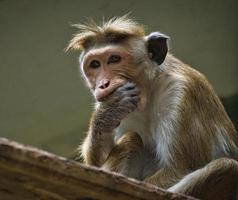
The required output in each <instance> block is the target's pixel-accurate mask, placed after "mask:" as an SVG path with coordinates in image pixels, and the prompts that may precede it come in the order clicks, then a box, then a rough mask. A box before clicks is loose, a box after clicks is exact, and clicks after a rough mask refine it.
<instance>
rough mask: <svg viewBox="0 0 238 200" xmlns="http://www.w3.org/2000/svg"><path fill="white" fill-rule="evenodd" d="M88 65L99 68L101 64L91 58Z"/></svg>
mask: <svg viewBox="0 0 238 200" xmlns="http://www.w3.org/2000/svg"><path fill="white" fill-rule="evenodd" d="M89 66H90V67H91V68H93V69H96V68H99V67H100V66H101V64H100V62H99V61H98V60H93V61H91V62H90V64H89Z"/></svg>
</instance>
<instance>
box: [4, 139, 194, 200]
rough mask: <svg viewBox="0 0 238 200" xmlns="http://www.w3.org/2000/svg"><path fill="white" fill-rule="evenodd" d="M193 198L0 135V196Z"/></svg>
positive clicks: (74, 199) (7, 199)
mask: <svg viewBox="0 0 238 200" xmlns="http://www.w3.org/2000/svg"><path fill="white" fill-rule="evenodd" d="M13 199H18V200H23V199H24V200H27V199H31V200H32V199H36V200H38V199H39V200H40V199H41V200H42V199H47V200H66V199H67V200H78V199H85V200H86V199H87V200H88V199H103V200H104V199H105V200H106V199H110V200H122V199H123V200H127V199H128V200H129V199H130V200H133V199H135V200H139V199H140V200H143V199H147V200H155V199H173V200H175V199H178V200H180V199H194V198H192V197H187V196H184V195H181V194H173V193H170V192H167V191H165V190H163V189H160V188H158V187H156V186H153V185H150V184H147V183H144V182H140V181H137V180H134V179H131V178H127V177H124V176H122V175H120V174H116V173H112V172H107V171H103V170H102V169H99V168H96V167H92V166H85V165H82V164H80V163H78V162H75V161H70V160H67V159H65V158H63V157H59V156H56V155H54V154H51V153H48V152H45V151H42V150H39V149H36V148H33V147H29V146H25V145H22V144H19V143H16V142H14V141H10V140H7V139H4V138H0V200H13Z"/></svg>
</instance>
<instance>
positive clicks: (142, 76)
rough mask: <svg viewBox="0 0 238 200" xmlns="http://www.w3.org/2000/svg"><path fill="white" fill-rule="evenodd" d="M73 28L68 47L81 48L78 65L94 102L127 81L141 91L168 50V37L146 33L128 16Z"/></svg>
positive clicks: (100, 99)
mask: <svg viewBox="0 0 238 200" xmlns="http://www.w3.org/2000/svg"><path fill="white" fill-rule="evenodd" d="M76 27H77V28H79V30H80V32H79V33H78V34H76V35H75V37H74V38H73V39H72V40H71V41H70V43H69V46H68V48H67V50H68V49H78V50H81V51H82V52H81V55H80V59H79V60H80V68H81V71H82V73H83V75H84V78H85V79H86V81H87V83H88V85H89V87H90V88H91V90H92V92H93V94H94V96H95V98H96V100H97V101H103V99H105V98H106V97H107V96H108V95H110V94H111V93H112V92H113V91H115V90H116V89H117V88H118V87H119V86H121V85H123V84H125V83H126V82H134V83H135V84H136V85H137V87H138V88H139V89H140V90H141V92H142V94H143V91H144V88H145V87H147V86H148V84H149V80H150V79H151V77H152V76H154V74H155V72H156V70H157V71H158V67H157V66H158V65H161V64H162V63H163V61H164V59H165V57H166V54H167V51H168V46H167V39H168V37H167V36H165V35H163V34H161V33H159V32H153V33H151V34H149V35H147V36H146V35H145V33H144V28H143V26H142V25H139V24H138V23H136V22H135V21H133V20H131V19H129V18H128V17H127V16H123V17H120V18H113V19H111V20H109V21H108V22H106V23H103V24H102V25H100V26H99V25H97V24H95V23H94V22H92V23H89V24H80V25H76ZM147 88H148V87H147Z"/></svg>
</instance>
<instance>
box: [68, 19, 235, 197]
mask: <svg viewBox="0 0 238 200" xmlns="http://www.w3.org/2000/svg"><path fill="white" fill-rule="evenodd" d="M77 27H78V28H79V29H80V32H79V33H78V34H76V35H75V37H74V38H73V39H72V40H71V42H70V43H69V46H68V48H67V49H80V50H81V51H82V56H81V62H82V63H81V69H82V71H83V73H84V74H85V79H86V80H87V81H88V83H89V87H90V88H91V90H92V92H93V93H94V94H95V93H96V91H97V87H98V82H99V81H98V79H100V80H101V79H103V78H108V79H110V80H111V82H113V81H114V82H116V80H118V79H123V80H126V81H130V82H133V83H135V84H136V86H137V88H139V89H140V91H141V94H140V97H141V100H140V102H139V105H138V108H137V110H136V111H135V112H132V113H131V114H130V115H129V116H128V117H127V118H125V119H123V120H122V121H121V122H122V123H121V124H120V123H118V127H117V129H116V131H115V130H114V129H113V130H111V124H115V123H114V122H117V120H118V116H117V114H116V113H113V112H110V113H109V114H110V116H111V117H109V118H105V115H104V113H105V112H106V111H108V110H110V109H112V108H110V106H109V105H110V104H108V103H104V99H103V100H102V103H100V104H99V105H98V106H97V107H96V109H95V112H94V114H93V116H92V118H91V123H90V128H89V132H88V135H87V137H86V139H85V140H84V142H83V144H82V147H81V150H82V157H83V158H84V162H85V163H86V164H90V165H95V166H98V167H102V168H103V169H106V170H110V171H116V172H119V173H122V174H125V175H127V176H131V177H134V178H137V179H140V180H144V181H146V182H149V183H152V184H155V185H158V186H160V187H162V188H165V189H168V188H169V190H171V191H173V192H182V193H186V194H190V195H194V196H196V197H201V198H204V199H214V198H215V197H221V199H222V198H226V197H229V198H233V197H234V196H235V195H237V194H235V189H236V188H235V187H237V185H238V182H237V181H233V179H232V178H233V177H237V176H238V162H237V161H236V160H237V159H238V135H237V132H236V130H235V128H234V126H233V124H232V122H231V120H230V119H229V117H228V115H227V113H226V112H225V109H224V107H223V106H222V104H221V102H220V100H219V98H218V97H217V95H216V94H215V92H214V90H213V88H212V86H211V85H210V84H209V82H208V81H207V79H206V78H205V77H204V76H203V75H202V74H201V73H199V72H198V71H196V70H194V69H192V68H191V67H189V66H188V65H186V64H184V63H182V62H181V61H180V60H178V59H176V58H175V57H174V56H172V55H171V54H170V53H168V54H167V57H166V59H165V60H164V62H163V63H162V64H161V66H158V65H156V64H155V63H154V62H152V61H151V58H152V57H151V54H150V53H149V52H148V51H147V44H146V42H147V41H146V37H145V34H144V29H143V26H141V25H139V24H137V23H136V22H134V21H132V20H131V19H129V18H128V17H127V16H123V17H121V18H113V19H111V20H109V21H108V22H106V23H103V24H102V25H97V24H95V23H90V24H86V25H77ZM110 54H119V55H122V57H123V59H124V60H123V61H122V62H120V63H116V64H113V67H111V65H110V66H109V64H108V63H107V62H106V61H104V60H105V59H106V58H108V55H110ZM93 59H99V60H100V61H101V64H102V66H101V67H100V68H99V69H91V68H90V67H88V63H90V61H91V60H93ZM123 84H124V83H123ZM166 84H167V85H166ZM115 85H116V84H114V85H113V84H112V88H111V89H110V88H109V89H110V91H109V92H108V91H107V92H106V93H105V94H106V97H108V96H109V97H108V98H105V99H106V100H105V102H106V101H108V100H109V102H110V93H113V91H115V90H116V88H117V87H119V85H116V86H115ZM105 91H106V90H105ZM158 92H160V93H159V94H158ZM166 92H167V93H166ZM163 95H164V96H165V97H163ZM161 96H162V97H161ZM163 98H166V99H163ZM158 113H159V117H160V118H162V119H160V118H158ZM156 123H158V125H159V124H160V126H161V127H159V128H161V129H159V130H160V131H161V132H156V130H157V128H158V127H157V126H156ZM119 124H120V125H119ZM133 124H135V125H134V126H133ZM126 128H128V129H129V130H128V131H127V132H126V133H122V135H120V134H121V133H120V131H121V130H124V129H125V130H127V129H126ZM134 129H135V130H134ZM118 134H119V135H118ZM155 134H157V135H156V136H158V138H159V139H158V141H155ZM156 145H157V146H156ZM158 145H159V146H158ZM160 146H162V147H164V149H162V150H161V149H160ZM222 157H227V158H226V159H225V158H222ZM230 158H233V159H235V160H233V159H230ZM213 160H214V161H213ZM158 166H159V167H158ZM187 176H189V178H190V176H191V177H192V179H191V178H190V179H189V178H186V177H187ZM224 184H225V185H224ZM216 189H218V190H219V193H216V192H215V191H216Z"/></svg>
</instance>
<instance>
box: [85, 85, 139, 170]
mask: <svg viewBox="0 0 238 200" xmlns="http://www.w3.org/2000/svg"><path fill="white" fill-rule="evenodd" d="M138 95H139V90H138V89H137V88H136V87H135V84H133V83H126V84H125V85H123V86H121V87H119V88H118V89H117V90H116V91H115V92H114V93H113V94H112V95H110V96H109V97H108V98H107V99H105V101H103V102H101V104H100V106H99V108H98V109H97V110H96V111H95V112H94V114H93V116H92V118H91V123H90V129H89V132H88V135H87V137H86V139H85V140H84V142H83V144H82V146H81V151H82V152H81V153H82V157H83V159H84V161H85V163H86V164H89V165H95V166H98V167H101V166H102V165H103V163H104V162H105V160H106V159H107V157H108V155H109V153H110V152H111V150H112V148H113V146H114V145H115V144H114V135H113V131H114V129H115V128H116V127H117V126H118V125H119V124H120V122H121V120H122V119H124V118H125V117H126V116H127V115H128V114H129V113H131V112H132V111H134V110H135V109H136V107H137V103H138V101H139V96H138Z"/></svg>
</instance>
